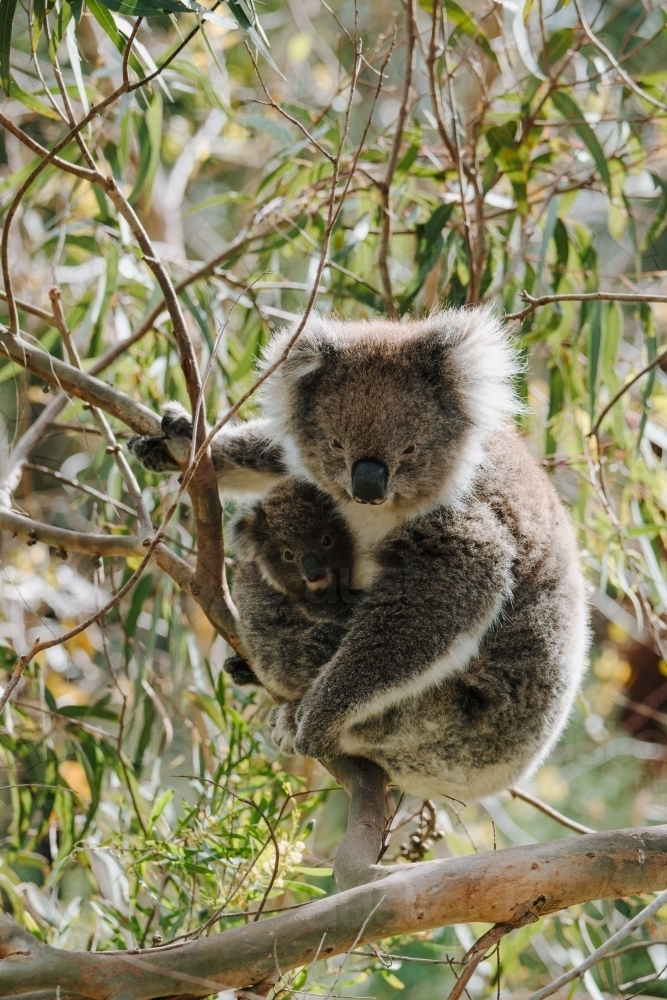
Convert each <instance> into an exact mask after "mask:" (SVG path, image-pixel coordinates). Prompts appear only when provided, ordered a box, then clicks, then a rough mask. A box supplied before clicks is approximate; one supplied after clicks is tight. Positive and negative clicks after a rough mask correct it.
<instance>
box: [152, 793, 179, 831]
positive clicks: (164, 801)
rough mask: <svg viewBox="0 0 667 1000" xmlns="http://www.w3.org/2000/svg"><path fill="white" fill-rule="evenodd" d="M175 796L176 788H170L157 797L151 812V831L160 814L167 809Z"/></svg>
mask: <svg viewBox="0 0 667 1000" xmlns="http://www.w3.org/2000/svg"><path fill="white" fill-rule="evenodd" d="M173 797H174V789H173V788H168V789H167V790H166V792H163V793H162V795H160V797H159V798H158V799H157V801H156V802H155V804H154V806H153V808H152V809H151V814H150V817H149V820H148V829H149V831H150V829H151V827H152V826H154V825H155V823H156V822H157V821H158V820H159V818H160V816H161V815H162V813H163V812H164V811H165V809H166V808H167V806H168V805H169V803H170V802H171V800H172V799H173Z"/></svg>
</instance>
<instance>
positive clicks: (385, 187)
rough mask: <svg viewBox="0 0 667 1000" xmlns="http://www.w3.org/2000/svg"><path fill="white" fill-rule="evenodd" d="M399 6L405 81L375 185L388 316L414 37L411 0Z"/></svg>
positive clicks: (393, 307) (393, 308) (391, 308)
mask: <svg viewBox="0 0 667 1000" xmlns="http://www.w3.org/2000/svg"><path fill="white" fill-rule="evenodd" d="M403 6H404V7H405V27H406V30H407V49H406V53H405V81H404V85H403V96H402V98H401V104H400V108H399V111H398V117H397V119H396V132H395V134H394V142H393V144H392V147H391V154H390V156H389V162H388V163H387V171H386V173H385V175H384V179H383V180H382V181H381V182H380V183H378V188H379V190H380V196H381V199H382V202H381V205H382V207H381V211H382V221H381V235H380V251H379V254H378V268H379V270H380V279H381V281H382V298H383V299H384V310H385V313H386V314H387V316H388V317H389V318H390V319H395V318H396V304H395V302H394V293H393V290H392V285H391V275H390V274H389V242H390V240H391V185H392V182H393V180H394V174H395V173H396V166H397V164H398V156H399V153H400V151H401V145H402V143H403V132H404V130H405V121H406V119H407V116H408V105H409V103H410V88H411V87H412V62H413V57H414V51H415V38H416V26H415V10H414V0H403ZM380 79H382V78H380Z"/></svg>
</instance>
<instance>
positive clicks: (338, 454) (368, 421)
mask: <svg viewBox="0 0 667 1000" xmlns="http://www.w3.org/2000/svg"><path fill="white" fill-rule="evenodd" d="M290 332H291V331H286V332H285V333H284V334H281V335H279V336H278V337H276V338H274V341H272V342H271V344H270V345H269V350H268V354H267V359H266V363H267V364H270V363H271V362H272V361H273V360H274V359H275V358H277V357H278V356H279V355H280V353H281V352H282V351H283V350H284V347H285V341H286V338H287V337H288V336H289V335H290ZM515 371H516V359H515V355H514V352H513V350H512V348H511V345H510V343H509V341H508V338H507V336H506V333H505V331H504V330H503V328H502V326H501V325H500V324H499V323H498V322H497V320H495V318H494V317H493V315H492V314H491V313H489V312H488V311H486V310H481V309H476V310H454V311H450V312H444V313H440V314H436V315H434V316H432V317H430V318H428V319H426V320H423V321H419V322H413V323H408V324H405V325H403V324H401V325H398V324H394V323H389V322H386V321H373V322H369V323H344V322H340V321H337V320H331V319H325V318H320V317H313V318H311V319H310V320H309V322H308V324H307V326H306V329H305V330H304V332H303V333H302V335H301V337H300V338H299V340H298V341H297V343H296V345H295V346H294V348H293V350H292V352H291V353H290V355H289V357H288V358H287V360H286V361H285V363H284V364H282V365H281V366H280V367H279V368H278V369H277V370H276V372H274V373H272V375H271V376H270V377H269V378H268V379H267V381H266V382H265V384H264V386H263V388H262V404H263V409H264V413H265V415H266V416H265V422H264V423H262V424H261V425H260V427H259V428H258V427H257V426H256V425H255V426H251V427H249V428H248V431H247V433H248V437H249V442H250V445H251V450H252V443H253V441H256V440H257V434H258V430H259V431H260V433H261V434H264V435H266V438H267V440H268V439H271V440H272V441H273V442H275V445H274V448H275V449H278V448H282V457H281V456H280V453H279V452H278V451H272V450H271V449H270V448H268V447H267V452H266V453H267V454H269V453H270V454H272V455H273V456H274V459H275V458H276V456H277V460H278V461H279V462H283V463H284V464H285V466H286V467H288V468H289V469H291V470H292V471H293V472H294V473H297V474H299V475H302V476H305V477H306V478H307V479H309V480H310V481H312V482H313V483H316V484H317V485H318V486H319V487H320V488H321V489H323V490H324V491H326V492H327V493H328V494H330V496H332V497H333V498H335V500H336V501H337V504H338V509H339V511H340V513H341V514H342V515H343V516H344V517H345V519H346V521H347V522H348V524H349V526H350V528H351V531H352V533H353V537H354V544H355V562H354V577H353V583H354V584H355V585H356V586H358V587H361V588H363V589H364V591H365V592H366V593H365V596H364V597H363V599H362V600H361V601H360V603H359V605H358V607H357V608H356V609H355V612H354V617H353V620H352V624H351V627H350V629H349V632H348V633H347V635H346V636H345V638H344V639H343V641H342V643H341V645H340V648H339V649H338V651H337V652H336V654H335V655H334V656H333V657H332V659H331V660H330V661H329V662H328V663H327V664H326V666H325V667H324V668H323V669H321V670H319V671H317V676H315V678H314V680H313V681H312V683H311V684H310V686H309V687H308V690H307V692H306V694H305V695H304V696H303V698H302V700H301V702H300V704H299V705H298V707H297V706H296V705H295V704H294V703H293V704H291V705H290V706H284V707H281V708H279V709H278V710H277V713H276V719H275V726H274V736H275V738H276V740H277V741H278V743H279V745H281V746H282V748H283V749H284V750H285V752H293V751H297V752H300V753H306V754H309V755H311V756H315V757H320V758H324V759H326V758H327V757H332V756H335V755H337V754H340V753H356V754H361V755H363V756H366V757H369V758H371V759H372V760H375V761H377V763H378V764H380V765H381V766H383V767H384V768H385V769H386V770H387V771H388V773H389V775H390V777H391V778H392V779H393V780H394V781H396V782H397V783H398V784H399V785H400V786H401V787H404V788H406V789H407V790H409V791H411V792H414V793H415V794H423V795H425V796H430V795H434V794H435V795H439V794H447V795H453V796H455V797H458V798H464V799H469V798H476V797H479V796H483V795H487V794H490V793H492V792H495V791H498V790H499V789H501V788H503V787H505V786H506V785H508V784H510V783H512V782H514V781H516V780H517V779H518V778H520V777H521V776H522V775H523V774H526V773H528V772H530V771H531V770H533V769H534V768H535V767H537V766H538V764H539V763H540V762H541V761H542V760H543V759H544V757H545V756H546V754H547V753H548V752H549V750H550V748H551V747H552V746H553V744H554V742H555V741H556V739H557V738H558V736H559V734H560V732H561V731H562V729H563V726H564V725H565V723H566V720H567V717H568V714H569V711H570V709H571V706H572V703H573V700H574V696H575V694H576V691H577V688H578V685H579V682H580V678H581V674H582V671H583V667H584V662H585V655H586V647H587V624H586V618H587V615H586V606H585V599H584V586H583V580H582V576H581V572H580V568H579V564H578V558H577V553H576V549H575V545H574V540H573V533H572V529H571V526H570V523H569V519H568V517H567V515H566V513H565V511H564V510H563V508H562V507H561V505H560V503H559V501H558V498H557V496H556V493H555V491H554V488H553V486H552V483H551V482H550V480H549V478H548V476H547V475H546V474H545V472H544V471H543V470H542V469H541V468H540V467H539V466H538V464H537V463H536V462H535V460H534V459H533V458H532V456H531V455H530V454H529V452H528V451H527V449H526V448H525V446H524V444H523V443H522V441H521V440H520V438H519V436H518V434H517V433H516V431H515V430H514V429H513V427H512V419H511V418H512V415H513V413H514V412H516V401H515V398H514V394H513V391H512V379H513V375H514V373H515ZM238 433H239V434H240V436H241V437H242V432H240V431H239V432H238ZM221 452H224V456H223V460H222V462H221V469H222V472H223V474H222V477H221V487H222V488H223V489H225V483H226V480H227V478H228V473H227V472H226V471H225V469H226V468H227V467H228V464H229V463H230V462H231V461H232V459H230V457H229V446H228V444H227V442H226V441H224V442H222V445H221V451H217V452H216V454H217V456H218V458H217V459H216V460H220V455H221ZM364 459H365V460H370V461H374V462H378V463H381V464H382V465H384V466H385V467H386V469H387V498H386V500H385V502H384V503H382V504H380V505H378V506H370V505H365V504H357V503H355V502H354V500H353V498H352V493H353V490H352V485H351V480H352V474H353V470H354V467H355V463H356V462H358V461H360V460H364ZM234 461H236V460H234ZM273 471H274V472H275V468H274V470H273ZM234 483H235V487H236V488H238V484H239V477H238V476H236V478H235V480H234ZM248 488H249V489H252V486H251V485H250V480H248Z"/></svg>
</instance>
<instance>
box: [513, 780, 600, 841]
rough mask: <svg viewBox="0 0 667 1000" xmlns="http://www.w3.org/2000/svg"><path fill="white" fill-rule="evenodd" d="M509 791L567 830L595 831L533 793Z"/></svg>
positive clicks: (514, 789)
mask: <svg viewBox="0 0 667 1000" xmlns="http://www.w3.org/2000/svg"><path fill="white" fill-rule="evenodd" d="M509 793H510V795H511V796H512V798H513V799H521V800H522V801H523V802H527V803H528V805H530V806H534V807H535V809H539V811H540V812H543V813H544V815H545V816H549V817H550V818H551V819H555V820H556V822H557V823H560V825H561V826H566V827H567V828H568V829H569V830H574V832H575V833H596V832H597V831H596V830H593V829H592V828H591V827H590V826H584V825H583V824H582V823H577V822H576V820H573V819H570V818H569V816H564V815H563V813H560V812H558V810H557V809H554V808H553V807H552V806H549V805H547V803H546V802H542V800H541V799H538V798H536V797H535V796H534V795H530V793H529V792H524V791H522V790H521V789H520V788H510V789H509Z"/></svg>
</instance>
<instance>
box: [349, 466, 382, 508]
mask: <svg viewBox="0 0 667 1000" xmlns="http://www.w3.org/2000/svg"><path fill="white" fill-rule="evenodd" d="M387 478H388V473H387V466H386V465H383V464H382V462H376V461H374V459H372V458H362V459H360V461H358V462H356V463H355V465H354V468H353V469H352V496H353V497H354V499H355V500H356V501H357V503H384V501H385V500H386V499H387Z"/></svg>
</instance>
